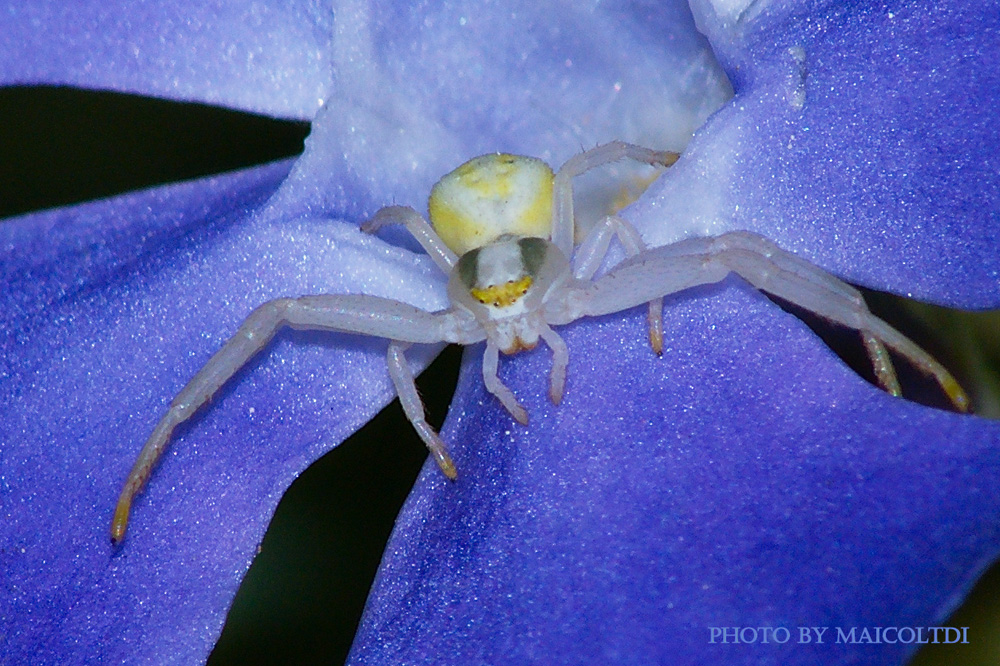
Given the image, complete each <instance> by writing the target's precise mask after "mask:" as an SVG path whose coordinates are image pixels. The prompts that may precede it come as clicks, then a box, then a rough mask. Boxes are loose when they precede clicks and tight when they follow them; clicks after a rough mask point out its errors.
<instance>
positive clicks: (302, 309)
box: [111, 294, 465, 543]
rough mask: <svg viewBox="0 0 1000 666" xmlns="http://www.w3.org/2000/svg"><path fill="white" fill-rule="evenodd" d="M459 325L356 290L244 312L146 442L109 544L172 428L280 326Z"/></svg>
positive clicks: (441, 337) (384, 328)
mask: <svg viewBox="0 0 1000 666" xmlns="http://www.w3.org/2000/svg"><path fill="white" fill-rule="evenodd" d="M463 324H464V322H462V321H460V320H459V318H458V315H456V314H455V313H452V312H451V311H447V312H443V313H431V312H426V311H424V310H420V309H419V308H415V307H413V306H411V305H407V304H405V303H400V302H398V301H393V300H389V299H386V298H378V297H375V296H365V295H360V294H331V295H319V296H303V297H301V298H279V299H277V300H274V301H269V302H267V303H264V304H263V305H261V306H260V307H258V308H257V309H255V310H254V311H253V312H252V313H250V316H248V317H247V318H246V320H245V321H244V322H243V324H242V325H241V326H240V328H239V330H238V331H237V332H236V333H235V334H234V335H233V336H232V337H231V338H230V339H229V340H228V341H227V342H226V344H225V345H224V346H223V347H222V349H220V350H219V351H217V352H216V353H215V355H214V356H212V358H210V359H209V360H208V362H207V363H206V364H205V365H204V366H203V367H202V368H201V370H199V371H198V373H197V374H196V375H195V376H194V377H193V378H192V379H191V381H189V382H188V383H187V385H186V386H185V387H184V388H183V389H181V392H180V393H178V394H177V397H175V398H174V399H173V401H172V402H171V403H170V408H169V409H168V410H167V413H166V414H165V415H164V416H163V418H162V419H160V422H159V423H158V424H157V425H156V427H155V428H154V429H153V432H152V434H151V435H150V436H149V439H148V440H146V443H145V445H144V446H143V447H142V451H141V452H140V453H139V456H138V458H137V459H136V461H135V464H134V465H133V467H132V471H131V472H129V475H128V479H127V480H126V481H125V485H124V487H123V488H122V492H121V495H120V496H119V498H118V505H117V506H116V508H115V514H114V518H113V519H112V523H111V540H112V542H114V543H119V542H120V541H121V540H122V539H123V538H124V536H125V529H126V527H127V525H128V517H129V512H130V510H131V507H132V501H133V499H134V498H135V496H136V495H137V494H138V493H139V491H140V490H141V489H142V487H143V486H144V485H145V483H146V481H147V480H148V479H149V476H150V474H151V473H152V471H153V467H154V466H155V465H156V462H157V460H159V458H160V456H161V455H162V454H163V452H164V451H165V450H166V448H167V445H168V444H169V443H170V437H171V435H172V434H173V431H174V428H176V427H177V426H178V425H179V424H181V423H183V422H184V421H186V420H187V419H189V418H191V416H192V415H194V413H195V412H196V411H197V410H198V409H199V408H200V407H201V406H203V405H204V404H205V403H206V402H208V401H209V399H211V397H212V396H213V395H214V394H215V392H216V391H218V390H219V388H221V387H222V385H223V384H225V383H226V382H227V381H228V380H229V378H230V377H232V376H233V375H234V374H235V373H236V371H237V370H239V369H240V368H241V367H243V365H244V364H246V362H247V361H249V360H250V359H251V358H252V357H253V356H255V355H256V354H257V353H258V352H260V351H261V350H262V349H263V348H264V347H266V346H267V344H268V342H270V341H271V338H273V337H274V334H275V332H276V331H277V330H278V329H280V328H281V327H282V326H291V327H293V328H300V329H315V330H329V331H344V332H348V333H359V334H362V335H371V336H376V337H383V338H389V339H392V340H399V341H401V342H417V343H435V342H442V341H446V342H464V340H463V339H462V338H463V336H464V334H465V331H464V329H463ZM443 468H444V467H443V466H442V469H443ZM445 473H447V471H446V472H445Z"/></svg>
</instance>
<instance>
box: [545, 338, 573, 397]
mask: <svg viewBox="0 0 1000 666" xmlns="http://www.w3.org/2000/svg"><path fill="white" fill-rule="evenodd" d="M538 334H539V337H541V338H542V340H544V341H545V344H547V345H548V346H549V349H551V350H552V369H551V370H550V371H549V400H551V401H552V404H553V405H558V404H559V403H560V402H562V397H563V390H564V389H565V388H566V366H568V365H569V348H568V347H566V341H565V340H563V339H562V337H561V336H560V335H559V334H558V333H556V332H555V331H553V330H552V328H551V327H550V326H549V325H548V324H545V323H543V324H542V327H541V329H540V330H539V332H538Z"/></svg>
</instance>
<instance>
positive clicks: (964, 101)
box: [651, 1, 1000, 308]
mask: <svg viewBox="0 0 1000 666" xmlns="http://www.w3.org/2000/svg"><path fill="white" fill-rule="evenodd" d="M693 4H694V7H695V11H696V16H698V17H699V19H700V20H699V25H701V26H702V27H703V29H704V30H705V31H706V33H707V34H708V36H709V38H710V40H711V41H712V44H713V47H714V48H715V49H716V51H717V52H718V53H719V54H720V57H721V59H722V62H723V64H724V65H725V66H726V68H727V72H728V73H729V74H730V77H731V78H732V79H733V84H734V87H735V89H736V91H737V98H736V99H735V100H734V101H733V103H731V104H730V105H729V106H728V107H727V108H726V109H725V110H724V111H723V112H722V113H720V114H718V115H717V116H715V117H714V118H713V119H712V122H711V123H710V126H709V127H707V128H706V130H705V131H704V132H703V134H702V136H701V138H700V140H699V141H696V142H695V143H693V144H692V145H691V147H690V149H689V153H688V154H687V155H685V159H692V160H695V161H697V165H696V168H694V169H691V170H686V173H687V177H686V178H685V179H683V180H681V179H675V180H672V181H671V182H670V183H669V185H664V187H665V188H667V189H666V190H665V191H664V192H663V201H662V204H663V206H664V207H665V208H658V209H656V210H654V211H652V216H653V217H652V218H651V219H656V217H660V218H662V216H663V211H664V210H668V211H669V212H670V214H671V218H672V219H673V220H674V221H675V223H674V225H672V226H671V228H670V229H668V230H667V229H665V230H662V231H661V232H659V233H658V234H657V236H656V240H657V242H658V243H660V242H667V241H669V240H674V239H676V238H677V237H678V236H680V235H684V234H686V233H688V234H690V233H693V234H699V235H704V234H705V233H719V232H720V231H724V230H726V229H752V230H756V231H760V232H761V233H764V234H765V235H767V236H769V237H771V238H772V239H773V240H775V241H777V242H778V243H779V245H781V246H783V247H785V248H787V249H791V250H794V251H796V252H798V253H800V254H801V255H803V256H805V257H807V258H809V259H810V260H812V261H814V262H816V263H818V264H820V265H822V266H824V267H826V268H827V269H828V270H831V271H833V272H835V273H837V274H839V275H842V276H844V277H846V278H847V279H849V280H851V281H853V282H856V283H861V284H864V285H867V286H872V287H875V288H879V289H888V290H892V291H895V292H897V293H900V294H904V295H909V296H912V297H914V298H918V299H921V300H933V301H936V302H940V303H943V304H948V305H952V306H956V307H963V308H982V307H997V306H998V305H1000V252H997V247H998V246H1000V231H998V230H1000V225H998V223H997V222H998V215H1000V213H998V210H1000V202H998V197H1000V163H998V159H1000V158H998V157H997V156H998V155H1000V125H998V123H997V122H996V109H995V104H994V102H993V100H995V99H996V98H997V97H998V95H1000V72H998V70H997V68H996V67H994V66H993V65H992V63H994V62H996V60H997V57H998V56H1000V41H998V40H996V39H984V38H983V29H984V26H987V25H988V26H992V27H993V28H996V27H997V26H1000V8H998V7H997V6H996V5H995V4H990V3H985V4H983V3H962V2H949V3H944V4H941V3H938V4H936V5H934V6H933V7H932V6H928V5H927V4H926V3H922V2H914V1H899V2H889V3H882V2H878V3H839V2H754V3H746V2H721V1H720V2H710V1H698V2H695V3H693ZM699 185H702V187H701V189H703V190H706V194H707V196H703V197H692V196H691V189H692V187H698V186H699ZM704 185H708V186H710V188H711V189H709V188H706V187H704Z"/></svg>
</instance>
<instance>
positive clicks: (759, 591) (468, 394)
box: [350, 280, 1000, 664]
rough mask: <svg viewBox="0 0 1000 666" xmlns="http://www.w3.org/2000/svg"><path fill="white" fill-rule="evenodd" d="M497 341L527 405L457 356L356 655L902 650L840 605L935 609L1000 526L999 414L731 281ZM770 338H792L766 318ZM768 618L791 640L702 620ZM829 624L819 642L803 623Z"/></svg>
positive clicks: (986, 553) (563, 658)
mask: <svg viewBox="0 0 1000 666" xmlns="http://www.w3.org/2000/svg"><path fill="white" fill-rule="evenodd" d="M562 330H563V331H564V332H565V336H566V341H567V343H568V344H569V348H570V366H569V383H568V386H567V392H566V397H565V400H564V401H563V403H562V404H561V405H559V406H558V407H553V406H552V405H551V404H549V403H548V400H547V398H546V396H545V391H546V388H547V386H546V378H547V372H548V368H549V363H550V355H549V353H548V352H547V350H544V349H539V350H536V351H534V352H531V353H529V354H525V355H523V356H522V357H518V358H517V359H516V360H513V361H509V362H507V363H506V364H504V365H503V366H502V369H501V377H502V378H503V379H504V381H506V382H507V383H508V385H509V386H510V387H511V388H512V389H513V390H514V392H515V394H516V395H517V396H518V397H519V398H520V399H521V400H522V401H523V402H524V404H525V407H526V408H527V409H528V411H529V413H530V418H531V422H530V425H529V426H528V427H522V426H520V425H518V424H516V423H515V422H513V421H512V419H511V418H510V416H509V415H508V414H506V413H505V412H504V410H503V409H502V408H501V407H499V406H498V405H497V403H496V401H495V399H494V398H493V397H492V396H490V395H489V394H488V393H486V392H485V390H484V389H483V387H482V380H481V378H480V369H479V367H478V359H479V357H478V355H477V354H471V355H470V356H469V358H468V359H467V363H466V365H465V367H463V377H462V379H461V380H460V383H459V392H458V395H457V396H456V398H455V400H454V402H453V403H452V414H450V415H449V420H448V422H447V423H446V427H445V428H444V431H443V436H444V437H445V438H446V440H447V441H448V442H449V443H450V444H451V446H452V447H453V450H454V457H455V462H456V464H457V466H458V468H459V474H460V476H459V480H458V481H457V482H456V483H454V484H452V483H448V482H447V481H445V480H444V479H442V478H439V477H440V475H439V474H436V473H435V470H433V469H431V468H429V467H427V468H425V469H424V472H423V476H422V478H421V479H420V481H419V482H418V484H417V487H416V488H415V490H414V492H413V493H412V494H411V496H410V498H409V500H408V503H407V505H406V507H405V508H404V510H403V512H402V514H401V515H400V517H399V519H398V520H397V527H396V531H395V533H394V535H393V538H392V539H391V541H390V544H389V546H388V548H387V551H386V558H385V560H384V562H383V565H382V569H381V571H380V574H379V578H378V580H377V582H376V585H375V587H374V589H373V591H372V595H371V597H370V598H369V602H368V607H367V609H366V615H365V619H364V622H363V624H362V628H361V630H360V632H359V634H358V636H357V638H356V641H355V646H354V651H353V653H352V659H351V660H350V663H357V664H395V663H402V662H406V663H413V664H423V663H435V664H441V663H444V664H451V663H454V664H467V663H502V662H510V663H527V662H531V661H535V660H544V661H545V662H546V663H567V664H568V663H615V664H645V663H678V664H695V663H727V664H729V663H732V664H742V663H760V662H761V661H767V662H769V661H774V662H776V663H777V662H780V663H784V664H815V663H866V664H897V663H901V662H902V660H903V659H904V657H906V656H907V655H909V654H910V653H911V651H912V649H913V647H914V646H909V645H902V644H896V645H884V644H883V645H850V644H847V645H845V644H840V645H838V644H835V640H834V638H835V636H836V628H837V627H840V628H842V629H843V630H844V631H845V632H849V631H850V628H851V627H853V626H858V627H865V626H868V627H873V626H890V625H892V626H913V625H919V626H928V625H933V624H934V623H935V622H941V621H943V620H944V619H945V617H946V616H947V614H948V613H949V612H950V611H951V610H953V608H954V606H955V605H956V604H957V602H958V599H959V595H960V594H961V591H962V590H965V589H967V588H968V586H970V585H971V583H972V581H973V580H974V578H975V577H976V576H977V575H978V574H979V573H980V572H981V570H982V569H983V567H984V566H985V565H986V563H987V562H988V561H989V560H991V559H992V558H993V557H994V556H995V555H996V553H997V551H998V548H1000V539H998V536H1000V535H998V534H997V530H996V527H995V523H996V517H997V515H998V512H1000V499H998V497H1000V496H998V491H1000V481H998V479H1000V424H997V423H994V422H986V421H983V420H981V419H977V418H973V417H965V416H959V415H956V414H951V413H947V412H943V411H939V410H933V409H928V408H925V407H921V406H919V405H915V404H913V403H909V402H907V401H905V400H901V399H898V398H892V397H890V396H889V395H887V394H885V393H884V392H882V391H880V390H878V389H877V388H875V387H873V386H871V385H869V384H867V383H865V382H864V381H863V380H861V379H860V378H859V377H858V376H857V375H855V374H854V373H852V372H851V371H850V370H849V369H848V368H847V367H846V366H845V365H844V364H843V363H842V362H841V361H840V360H839V359H837V358H836V357H835V356H834V355H833V354H832V353H831V352H830V351H829V349H827V348H826V347H825V346H824V345H823V343H822V342H821V341H820V340H819V339H818V338H817V337H816V336H815V335H814V334H813V333H812V332H811V331H810V330H809V329H808V328H807V327H806V326H805V325H803V324H802V323H801V322H799V321H798V320H796V319H795V318H794V317H792V316H791V315H788V314H786V313H784V312H783V311H781V310H780V309H779V308H777V307H776V306H775V305H774V304H773V303H771V302H770V301H768V300H767V299H765V298H763V297H761V296H760V295H759V294H756V293H754V292H753V290H752V289H749V288H748V287H746V286H745V285H744V284H742V283H740V282H739V281H736V280H730V281H727V282H726V283H724V284H723V285H722V286H720V287H713V288H709V289H703V290H698V291H697V293H694V294H691V295H689V296H683V297H680V298H677V299H673V300H672V301H671V302H670V303H669V304H668V307H667V311H666V330H667V339H666V340H665V352H664V355H663V357H662V358H661V359H657V358H656V357H655V355H654V354H653V353H652V351H651V350H650V349H649V347H648V343H647V341H646V331H645V318H644V316H643V314H642V312H641V311H631V312H630V313H628V314H626V315H612V316H607V317H604V318H602V319H600V320H598V321H591V322H586V323H584V322H579V323H577V324H573V325H571V326H569V327H567V328H565V329H562ZM779 341H780V343H779ZM745 626H746V627H771V628H777V627H782V628H785V629H788V630H789V631H790V632H792V640H791V641H790V642H789V643H788V644H785V645H776V644H774V642H773V641H772V643H771V644H770V645H760V644H758V645H751V646H746V645H740V646H732V645H722V644H720V643H721V639H718V640H716V642H715V644H713V643H712V633H711V631H712V628H713V627H745ZM800 626H801V627H828V628H829V629H828V632H829V633H828V635H827V642H826V643H825V644H823V645H815V644H812V645H802V644H799V643H798V641H799V636H798V627H800Z"/></svg>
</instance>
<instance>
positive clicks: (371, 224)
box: [361, 206, 458, 275]
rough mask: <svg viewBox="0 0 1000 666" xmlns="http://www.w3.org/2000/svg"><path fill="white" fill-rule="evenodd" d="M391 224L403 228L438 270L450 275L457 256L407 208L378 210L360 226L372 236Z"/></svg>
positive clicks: (414, 212)
mask: <svg viewBox="0 0 1000 666" xmlns="http://www.w3.org/2000/svg"><path fill="white" fill-rule="evenodd" d="M392 224H402V225H403V226H405V227H406V229H407V231H409V232H410V235H412V236H413V237H414V238H415V239H416V241H417V242H418V243H420V246H421V247H422V248H424V250H426V251H427V254H429V255H430V257H431V259H433V260H434V263H435V264H437V265H438V268H440V269H441V270H442V271H444V272H445V275H447V274H449V273H451V269H452V268H454V267H455V264H456V263H457V262H458V256H456V255H455V253H454V252H452V251H451V249H450V248H449V247H448V246H447V245H445V244H444V241H443V240H441V237H440V236H438V235H437V232H436V231H434V228H433V227H431V225H430V224H429V223H428V222H427V220H425V219H424V218H423V216H422V215H420V213H418V212H417V211H415V210H414V209H412V208H410V207H409V206H386V207H385V208H380V209H379V210H378V211H377V212H376V213H375V215H373V216H372V218H371V219H370V220H368V221H367V222H365V223H364V224H362V225H361V230H362V231H363V232H365V233H366V234H373V233H375V232H376V231H378V230H379V229H381V228H382V227H385V226H389V225H392Z"/></svg>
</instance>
